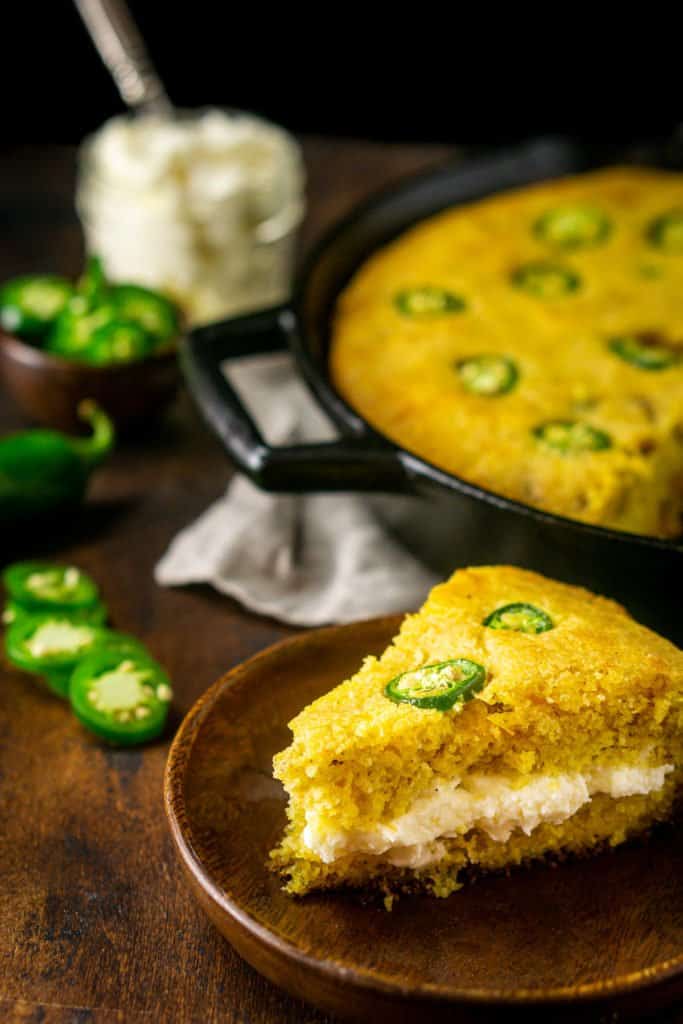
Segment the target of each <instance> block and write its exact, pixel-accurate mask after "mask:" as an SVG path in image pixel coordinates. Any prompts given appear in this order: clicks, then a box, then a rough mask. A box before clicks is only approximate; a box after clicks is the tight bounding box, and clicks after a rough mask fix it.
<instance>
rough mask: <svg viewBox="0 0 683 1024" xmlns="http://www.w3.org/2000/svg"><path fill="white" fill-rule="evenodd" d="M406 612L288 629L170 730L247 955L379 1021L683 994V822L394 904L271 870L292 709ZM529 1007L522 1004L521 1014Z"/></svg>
mask: <svg viewBox="0 0 683 1024" xmlns="http://www.w3.org/2000/svg"><path fill="white" fill-rule="evenodd" d="M399 622H400V619H399V618H398V617H391V618H385V619H375V620H372V621H370V622H363V623H357V624H354V625H351V626H343V627H338V628H332V629H323V630H316V631H314V632H308V633H304V634H301V635H299V636H296V637H294V638H293V639H290V640H286V641H284V642H283V643H280V644H278V645H277V646H275V647H272V648H270V649H269V650H267V651H264V652H263V653H261V654H259V655H257V656H256V657H254V658H252V659H250V660H249V661H247V662H245V663H244V664H243V665H240V666H238V667H237V668H235V669H233V671H232V672H230V673H228V675H226V676H224V677H223V678H222V679H220V680H219V681H218V682H217V683H216V684H215V685H214V686H213V687H211V689H210V690H208V692H207V693H206V694H204V696H203V697H202V698H201V699H200V700H199V701H198V702H197V704H195V706H194V707H193V708H192V710H191V711H190V713H189V714H188V716H187V717H186V719H185V720H184V722H183V724H182V725H181V727H180V730H179V732H178V734H177V736H176V738H175V740H174V743H173V746H172V748H171V751H170V754H169V759H168V765H167V769H166V779H165V804H166V813H167V816H168V820H169V823H170V827H171V833H172V836H173V840H174V843H175V846H176V849H177V852H178V854H179V856H180V859H181V862H182V864H183V866H184V868H185V870H186V873H187V878H188V880H189V884H190V888H191V890H192V892H193V893H194V895H195V897H196V898H197V900H198V901H199V903H200V904H201V906H202V907H203V908H204V910H205V911H206V913H207V914H208V915H209V917H210V918H211V920H212V921H213V923H214V924H215V925H216V927H217V928H218V929H219V930H220V931H221V932H222V933H223V935H225V937H226V938H227V939H228V940H229V942H231V943H232V945H233V946H234V947H235V949H236V950H237V952H238V953H240V954H241V956H243V957H244V959H245V960H247V961H248V962H249V963H250V964H252V965H253V966H254V967H255V968H256V969H257V970H258V971H260V972H261V973H262V974H264V975H265V976H266V977H267V978H269V979H270V980H271V981H273V982H275V983H276V984H278V985H280V986H282V987H283V988H284V989H286V990H287V991H289V992H290V993H291V994H292V995H294V996H297V997H299V998H302V999H306V1000H309V1001H310V1002H312V1003H314V1004H316V1005H317V1006H319V1007H321V1008H323V1009H325V1010H328V1011H331V1012H333V1013H336V1014H338V1015H340V1016H343V1017H351V1018H353V1019H358V1020H364V1021H372V1022H373V1024H381V1022H384V1021H386V1022H389V1021H390V1022H391V1024H397V1022H398V1024H413V1022H418V1021H419V1022H425V1021H429V1022H430V1024H432V1022H440V1021H454V1020H457V1021H469V1020H475V1019H476V1020H477V1021H482V1020H494V1019H495V1020H498V1019H501V1018H503V1019H507V1020H511V1019H513V1018H514V1019H524V1020H525V1021H526V1020H529V1019H538V1020H543V1021H544V1022H547V1021H549V1020H552V1021H553V1022H555V1021H560V1020H568V1019H572V1020H576V1019H577V1015H578V1016H580V1017H581V1019H584V1018H585V1019H586V1020H589V1019H593V1018H596V1019H598V1018H600V1017H604V1019H607V1017H606V1016H605V1015H607V1014H609V1013H612V1012H615V1013H616V1012H620V1013H622V1014H623V1015H624V1016H626V1017H628V1016H636V1017H638V1018H639V1019H640V1017H641V1016H642V1015H643V1014H644V1013H646V1012H647V1011H649V1010H651V1009H653V1008H657V1007H659V1006H662V1005H665V1004H667V1003H669V1002H671V1001H673V1000H674V999H675V998H678V997H680V996H681V995H683V830H680V829H678V830H677V829H675V828H673V827H671V828H666V829H664V830H662V831H661V832H660V833H659V834H656V835H653V836H652V837H651V838H650V839H649V840H648V841H647V842H640V843H634V844H631V845H628V846H624V847H621V848H619V849H617V850H614V851H612V852H609V853H604V854H601V855H598V856H595V857H593V858H590V859H585V860H576V861H573V862H567V863H565V864H563V865H561V866H559V867H556V868H552V867H550V866H548V865H545V864H538V865H535V866H533V867H531V868H528V869H524V870H517V871H514V872H512V873H511V874H510V875H509V876H508V877H505V876H502V875H498V876H488V877H484V878H481V879H479V880H478V881H477V882H476V883H474V884H470V885H468V886H467V887H465V888H464V889H462V890H460V891H459V892H457V893H455V894H454V895H453V896H451V897H449V898H448V899H445V900H439V899H435V898H432V897H426V896H425V897H403V898H401V899H400V900H399V901H398V902H397V903H396V904H395V905H394V909H393V911H392V912H391V913H387V912H386V911H385V910H384V909H383V908H382V907H381V905H377V903H365V904H364V903H363V902H361V901H360V900H359V899H358V898H356V897H351V896H348V895H343V894H339V893H328V894H317V895H311V896H307V897H305V898H303V899H293V898H291V897H289V896H287V895H286V894H285V893H284V892H283V891H282V889H281V887H280V882H279V880H278V879H277V878H276V877H274V876H273V875H272V874H271V873H270V872H269V871H268V869H267V866H266V861H267V857H268V852H269V850H270V849H271V848H272V847H273V846H275V845H276V843H277V841H278V839H279V836H280V835H281V832H282V829H283V827H284V824H285V798H284V792H283V790H282V788H281V786H280V784H279V783H277V782H275V781H274V780H273V778H272V766H271V760H272V756H273V754H274V753H275V752H276V751H278V750H281V749H282V748H283V747H285V746H286V745H287V744H288V742H289V738H290V734H289V730H288V728H287V722H288V721H290V719H291V718H292V717H293V716H294V715H295V714H296V713H297V712H298V711H300V710H301V708H302V707H303V706H304V705H306V704H308V703H309V702H310V701H311V700H313V699H314V698H316V697H318V696H320V695H321V694H322V693H324V692H325V691H327V690H329V689H330V688H331V687H332V686H334V685H336V684H337V683H338V682H340V681H341V680H342V679H343V678H345V677H346V676H348V675H349V674H351V673H352V672H353V671H354V670H356V669H357V668H358V667H359V666H360V663H361V660H362V658H363V657H364V656H365V655H366V654H369V653H379V652H380V651H381V650H382V649H383V648H384V647H385V645H386V644H387V642H388V641H389V640H390V638H391V637H392V636H393V635H394V634H395V633H396V630H397V628H398V625H399ZM522 1015H523V1017H522Z"/></svg>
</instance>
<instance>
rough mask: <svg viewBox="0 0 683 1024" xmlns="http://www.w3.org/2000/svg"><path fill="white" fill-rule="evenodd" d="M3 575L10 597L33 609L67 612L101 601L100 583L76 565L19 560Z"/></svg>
mask: <svg viewBox="0 0 683 1024" xmlns="http://www.w3.org/2000/svg"><path fill="white" fill-rule="evenodd" d="M2 578H3V582H4V584H5V587H6V589H7V593H8V594H9V596H10V598H11V599H12V600H13V601H16V602H17V604H19V605H21V606H22V607H24V608H25V609H27V610H29V611H30V610H34V611H43V610H51V611H59V612H63V611H69V610H76V609H84V608H89V607H92V606H93V605H95V604H97V603H98V602H99V590H98V588H97V584H96V583H95V581H94V580H92V579H91V578H90V576H88V575H87V573H84V572H83V571H82V570H81V569H78V568H77V567H76V566H75V565H56V564H54V563H52V562H15V563H14V564H13V565H10V566H8V567H7V568H6V569H5V571H4V573H3V577H2Z"/></svg>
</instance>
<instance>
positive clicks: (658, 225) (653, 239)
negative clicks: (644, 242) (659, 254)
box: [646, 209, 683, 253]
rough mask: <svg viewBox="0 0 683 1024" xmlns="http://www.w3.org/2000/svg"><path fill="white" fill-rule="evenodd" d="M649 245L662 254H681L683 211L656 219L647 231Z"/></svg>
mask: <svg viewBox="0 0 683 1024" xmlns="http://www.w3.org/2000/svg"><path fill="white" fill-rule="evenodd" d="M646 234H647V238H648V240H649V241H650V243H651V244H652V245H654V246H656V247H657V248H658V249H662V250H663V251H664V252H670V253H683V209H681V210H669V211H668V213H663V214H661V216H659V217H656V218H655V220H653V221H652V222H651V224H650V225H649V226H648V229H647V232H646Z"/></svg>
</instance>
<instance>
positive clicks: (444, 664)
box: [384, 658, 486, 711]
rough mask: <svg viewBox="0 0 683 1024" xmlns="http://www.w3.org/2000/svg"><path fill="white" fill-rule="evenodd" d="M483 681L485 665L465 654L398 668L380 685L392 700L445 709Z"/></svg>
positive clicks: (469, 695) (465, 697)
mask: <svg viewBox="0 0 683 1024" xmlns="http://www.w3.org/2000/svg"><path fill="white" fill-rule="evenodd" d="M485 683H486V669H485V668H484V667H483V666H482V665H479V664H478V663H477V662H476V661H470V660H469V658H451V659H450V660H448V661H438V662H435V663H434V664H433V665H423V667H422V668H417V669H412V670H411V671H409V672H402V673H401V674H400V675H398V676H396V677H395V678H394V679H391V680H390V681H389V682H388V683H387V685H386V687H385V688H384V693H385V695H386V696H387V697H388V698H389V700H393V701H394V702H395V703H396V704H412V705H413V707H416V708H432V709H434V710H436V711H449V710H450V709H451V708H452V707H453V706H454V705H455V704H457V703H464V702H465V701H468V700H471V699H472V697H474V695H475V693H478V692H479V691H480V690H481V689H483V687H484V684H485Z"/></svg>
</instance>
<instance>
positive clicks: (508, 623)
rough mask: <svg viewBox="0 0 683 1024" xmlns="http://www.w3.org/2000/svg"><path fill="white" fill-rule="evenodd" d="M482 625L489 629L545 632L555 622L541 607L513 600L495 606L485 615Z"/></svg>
mask: <svg viewBox="0 0 683 1024" xmlns="http://www.w3.org/2000/svg"><path fill="white" fill-rule="evenodd" d="M483 625H484V626H488V628H489V629H509V630H512V631H513V632H515V633H546V632H547V631H548V630H549V629H552V628H553V626H554V625H555V623H554V622H553V620H552V619H551V618H550V616H549V615H548V613H547V612H544V611H543V609H542V608H537V607H536V605H533V604H526V603H525V602H524V601H515V602H513V603H512V604H504V605H502V606H501V607H500V608H496V610H495V611H494V612H491V614H490V615H487V616H486V618H485V619H484V622H483Z"/></svg>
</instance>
